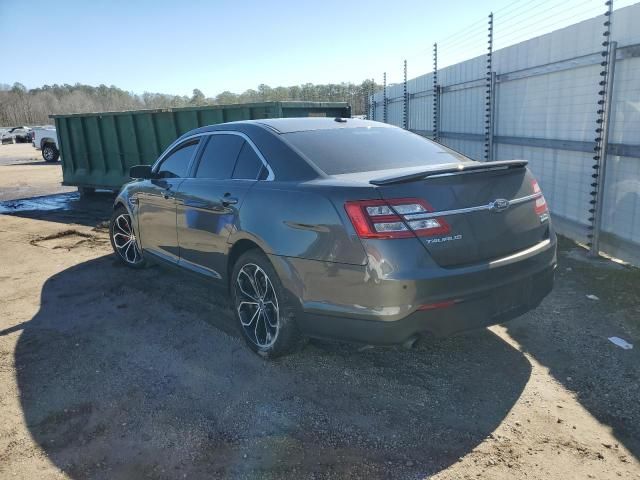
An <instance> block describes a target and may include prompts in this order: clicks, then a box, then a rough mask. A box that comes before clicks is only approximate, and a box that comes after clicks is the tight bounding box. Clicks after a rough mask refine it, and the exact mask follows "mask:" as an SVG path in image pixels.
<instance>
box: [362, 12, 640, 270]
mask: <svg viewBox="0 0 640 480" xmlns="http://www.w3.org/2000/svg"><path fill="white" fill-rule="evenodd" d="M611 3H612V2H610V1H609V2H607V4H606V5H605V8H603V9H602V10H603V13H604V14H603V15H599V16H597V17H594V18H591V19H588V20H585V21H582V22H580V23H576V24H574V25H571V26H568V27H566V28H563V29H560V30H556V31H553V32H551V33H548V34H546V35H542V36H539V37H536V38H532V39H530V40H527V41H524V42H521V43H518V44H515V45H512V46H509V47H506V48H502V49H499V50H496V51H493V45H494V29H493V15H490V16H489V18H488V19H487V24H486V30H485V32H486V37H484V38H486V39H487V47H486V48H487V53H486V54H484V55H481V56H478V57H476V58H472V59H470V60H467V61H463V62H460V63H457V64H454V65H450V66H448V67H446V68H443V69H438V66H437V64H438V53H441V52H439V51H438V46H437V45H434V52H433V61H434V68H433V71H432V72H431V73H429V74H426V75H422V76H419V77H416V78H413V79H409V80H408V79H407V78H406V69H407V62H406V61H405V62H404V64H403V66H402V67H403V75H404V81H402V82H401V83H397V84H394V85H390V86H387V85H386V77H387V75H386V74H385V75H384V77H383V81H384V85H385V86H384V88H383V90H382V91H379V92H376V93H375V94H373V95H371V96H370V97H369V100H368V115H369V118H372V119H374V120H378V121H383V122H387V123H391V124H394V125H397V126H400V127H403V128H407V129H409V130H412V131H414V132H416V133H419V134H421V135H424V136H427V137H429V138H433V139H435V140H437V141H439V142H441V143H443V144H445V145H447V146H449V147H451V148H453V149H455V150H458V151H460V152H462V153H464V154H466V155H468V156H469V157H471V158H474V159H476V160H504V159H512V158H524V159H527V160H529V162H530V167H531V169H532V170H533V172H534V173H535V175H536V176H537V177H538V179H539V181H540V184H541V186H542V188H543V190H544V192H545V196H546V197H547V201H548V203H549V205H550V208H551V212H552V215H553V218H554V224H555V225H556V229H557V230H558V231H559V232H560V233H562V234H564V235H567V236H569V237H570V238H573V239H575V240H577V241H579V242H583V243H586V244H588V245H589V247H590V250H591V252H592V253H593V254H597V253H598V252H605V253H607V254H610V255H613V256H616V257H619V258H622V259H624V260H626V261H629V262H631V263H635V264H640V29H638V28H637V25H639V24H640V4H635V5H632V6H629V7H625V8H622V9H619V10H615V11H613V10H612V5H611ZM495 35H496V36H499V32H498V31H496V32H495Z"/></svg>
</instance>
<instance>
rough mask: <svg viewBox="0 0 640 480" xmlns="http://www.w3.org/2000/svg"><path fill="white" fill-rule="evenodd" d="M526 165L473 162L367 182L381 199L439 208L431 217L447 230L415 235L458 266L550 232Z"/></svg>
mask: <svg viewBox="0 0 640 480" xmlns="http://www.w3.org/2000/svg"><path fill="white" fill-rule="evenodd" d="M465 165H467V164H465ZM525 165H526V162H522V161H519V162H488V163H479V162H473V163H472V168H471V169H468V170H467V169H466V168H465V169H461V170H459V171H458V173H456V169H455V168H454V169H451V168H450V166H447V167H446V168H445V167H443V168H442V169H441V170H438V169H433V170H431V171H429V172H428V173H425V174H424V175H422V176H420V175H419V174H416V175H413V176H407V175H404V176H400V175H399V176H398V177H395V178H394V177H393V176H388V177H384V178H382V179H378V180H372V181H371V182H370V183H372V184H374V185H376V186H377V188H378V189H379V192H380V194H381V196H382V198H383V199H385V200H392V199H393V200H395V199H402V198H415V199H421V200H423V201H424V202H426V204H427V205H429V206H430V207H431V208H432V210H433V212H438V213H439V212H442V213H441V214H438V215H437V216H435V218H436V219H438V221H440V223H442V221H441V220H443V221H444V222H446V224H448V226H449V232H447V233H442V232H440V233H437V234H435V235H420V236H418V239H419V240H420V242H422V244H423V246H424V247H425V249H426V250H427V251H428V253H429V254H430V255H431V257H432V258H433V259H434V260H435V261H436V262H437V263H438V264H439V265H441V266H443V267H456V266H464V265H469V264H474V263H481V262H486V261H491V260H495V259H497V258H502V257H505V256H508V255H510V254H513V253H515V252H517V251H520V250H524V249H526V248H528V247H531V246H533V245H535V244H537V243H539V242H541V241H542V240H544V239H545V238H548V236H549V221H548V214H547V215H545V214H542V213H541V212H540V209H538V211H537V209H536V200H537V198H536V195H537V194H538V193H537V192H536V191H534V189H535V188H536V186H537V183H536V182H535V179H534V177H533V176H532V175H531V173H530V172H529V171H528V169H527V168H526V167H525ZM416 177H417V178H416ZM534 184H535V186H534ZM539 201H541V200H539ZM543 208H544V207H543ZM427 215H429V214H427ZM425 216H426V215H425V214H423V215H422V217H425ZM431 217H434V215H433V214H431ZM404 219H405V220H413V219H420V216H419V215H418V216H411V215H409V216H405V217H404Z"/></svg>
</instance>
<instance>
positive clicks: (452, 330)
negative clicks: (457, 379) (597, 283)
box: [302, 267, 554, 345]
mask: <svg viewBox="0 0 640 480" xmlns="http://www.w3.org/2000/svg"><path fill="white" fill-rule="evenodd" d="M553 279H554V267H549V268H547V269H546V270H544V271H542V272H539V273H537V274H536V275H534V276H532V277H529V278H527V279H524V280H521V281H519V282H515V283H514V284H513V285H511V286H510V287H512V288H513V290H518V289H520V292H519V295H518V298H517V300H515V301H513V302H512V303H507V304H502V306H501V302H500V297H501V294H502V292H501V290H500V289H497V290H494V291H487V292H486V293H487V295H481V296H478V297H476V298H472V299H467V300H464V301H462V302H460V303H458V304H455V305H454V306H451V307H448V308H442V309H438V310H430V311H416V312H414V313H411V314H409V315H408V316H406V317H405V318H403V319H401V320H395V321H376V320H361V319H356V318H348V317H336V316H331V315H318V314H309V313H305V314H304V316H303V318H304V320H303V325H304V326H303V327H302V328H303V330H304V331H305V333H306V334H307V335H310V336H312V337H317V338H330V339H337V340H347V341H352V342H359V343H366V344H370V345H394V344H398V343H402V342H404V341H405V340H408V339H409V338H411V337H414V336H416V335H423V334H428V335H432V336H435V337H446V336H449V335H453V334H456V333H460V332H464V331H467V330H474V329H478V328H484V327H488V326H490V325H495V324H498V323H504V322H506V321H508V320H511V319H514V318H517V317H519V316H520V315H523V314H525V313H526V312H528V311H530V310H532V309H534V308H536V307H537V306H538V305H539V304H540V302H541V301H542V300H543V299H544V297H546V296H547V295H548V294H549V292H551V290H552V289H553V281H554V280H553ZM510 290H511V288H510ZM513 293H514V292H513V291H511V294H513ZM512 300H513V299H512ZM504 305H507V306H506V307H505V306H504Z"/></svg>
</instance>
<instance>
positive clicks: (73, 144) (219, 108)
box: [51, 102, 351, 191]
mask: <svg viewBox="0 0 640 480" xmlns="http://www.w3.org/2000/svg"><path fill="white" fill-rule="evenodd" d="M313 116H319V117H345V118H348V117H350V116H351V107H350V106H349V104H347V103H344V102H267V103H247V104H239V105H215V106H209V107H188V108H163V109H157V110H133V111H128V112H103V113H78V114H72V115H51V118H53V119H54V120H55V124H56V130H57V133H58V145H59V148H60V158H61V161H62V173H63V181H62V184H63V185H73V186H77V187H79V189H80V190H81V191H82V190H84V191H92V190H94V189H96V188H101V189H109V190H116V189H118V188H120V187H121V186H122V185H123V184H124V183H126V182H128V181H129V168H130V167H132V166H133V165H140V164H147V165H150V164H152V163H153V162H154V161H155V160H156V159H157V158H158V156H159V155H160V153H162V152H163V151H164V150H165V149H166V148H167V147H168V146H169V145H170V144H171V143H172V142H173V141H174V140H175V139H176V138H178V137H179V136H180V135H182V134H183V133H185V132H188V131H189V130H192V129H194V128H198V127H202V126H205V125H213V124H215V123H223V122H233V121H236V120H252V119H260V118H284V117H313Z"/></svg>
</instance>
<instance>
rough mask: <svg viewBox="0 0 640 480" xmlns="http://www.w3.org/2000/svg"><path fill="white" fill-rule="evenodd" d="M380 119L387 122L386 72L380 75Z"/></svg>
mask: <svg viewBox="0 0 640 480" xmlns="http://www.w3.org/2000/svg"><path fill="white" fill-rule="evenodd" d="M382 84H383V87H382V121H383V122H384V123H387V72H384V75H383V76H382Z"/></svg>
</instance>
